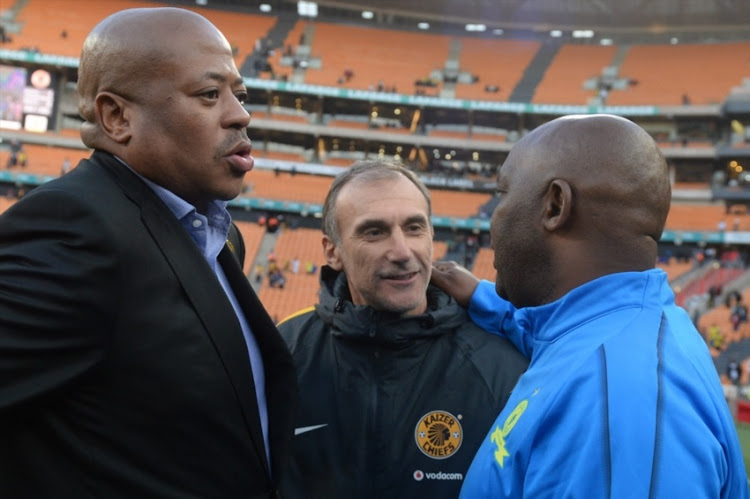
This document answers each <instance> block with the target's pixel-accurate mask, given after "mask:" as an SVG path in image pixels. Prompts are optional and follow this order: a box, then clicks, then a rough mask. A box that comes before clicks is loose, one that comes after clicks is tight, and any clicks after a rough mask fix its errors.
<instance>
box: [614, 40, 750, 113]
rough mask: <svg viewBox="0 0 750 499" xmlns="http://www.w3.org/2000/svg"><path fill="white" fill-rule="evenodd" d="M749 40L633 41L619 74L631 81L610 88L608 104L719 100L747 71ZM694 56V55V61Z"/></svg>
mask: <svg viewBox="0 0 750 499" xmlns="http://www.w3.org/2000/svg"><path fill="white" fill-rule="evenodd" d="M748 59H750V42H744V43H742V42H738V43H715V44H680V45H634V46H632V47H630V50H629V51H628V54H627V55H626V56H625V60H624V61H623V63H622V66H621V67H620V72H619V75H620V77H622V78H630V79H631V80H632V81H633V83H635V84H632V85H630V86H629V87H628V88H627V89H626V90H622V91H612V92H610V94H609V96H608V98H607V103H608V104H611V105H654V104H656V105H672V106H678V105H682V104H683V96H687V98H688V99H689V101H690V102H691V103H692V104H719V103H721V102H723V101H724V99H725V98H726V96H727V95H728V94H729V91H730V90H731V89H732V87H734V86H737V85H740V84H741V83H742V79H743V77H747V76H748V67H747V61H748ZM696 61H700V62H699V63H696Z"/></svg>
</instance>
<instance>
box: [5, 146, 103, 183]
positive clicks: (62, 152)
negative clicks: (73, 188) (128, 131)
mask: <svg viewBox="0 0 750 499" xmlns="http://www.w3.org/2000/svg"><path fill="white" fill-rule="evenodd" d="M23 150H24V151H25V152H26V156H27V164H26V166H25V167H20V166H17V167H15V171H18V172H23V173H32V174H36V175H49V176H55V177H56V176H58V175H60V173H61V171H62V165H63V162H64V161H65V159H66V158H67V159H68V160H69V161H70V164H71V167H75V165H77V164H78V161H80V160H81V159H83V158H87V157H88V156H89V154H91V151H90V150H87V149H67V148H62V147H55V146H47V145H39V144H24V145H23ZM9 156H10V152H9V151H7V150H4V149H0V165H2V166H3V167H4V166H5V165H7V162H8V157H9Z"/></svg>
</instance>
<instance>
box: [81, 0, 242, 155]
mask: <svg viewBox="0 0 750 499" xmlns="http://www.w3.org/2000/svg"><path fill="white" fill-rule="evenodd" d="M202 38H204V39H206V40H207V41H210V42H214V43H215V42H217V41H218V42H220V43H221V44H222V45H226V47H227V49H228V50H231V49H230V48H229V43H228V42H227V41H226V39H225V38H224V35H222V34H221V32H220V31H219V30H218V29H217V28H216V27H215V26H214V25H213V24H211V23H210V22H209V21H208V20H207V19H206V18H204V17H202V16H201V15H199V14H196V13H195V12H191V11H189V10H186V9H180V8H172V7H163V8H141V9H128V10H123V11H120V12H116V13H114V14H112V15H111V16H109V17H107V18H106V19H104V20H103V21H101V22H100V23H99V24H97V25H96V26H95V27H94V29H93V30H92V31H91V33H89V35H88V37H86V40H85V41H84V43H83V48H82V50H81V58H80V63H79V68H78V96H79V100H78V111H79V113H80V115H81V117H83V119H84V120H85V123H84V125H83V126H82V128H81V136H82V138H83V141H84V143H85V144H86V145H87V146H89V147H92V148H94V147H100V142H101V140H102V139H103V137H102V134H101V130H100V129H99V126H98V123H97V119H96V111H95V100H96V96H97V95H98V94H99V93H100V92H105V91H106V92H112V93H114V94H117V95H119V96H122V97H125V98H127V99H129V100H132V101H134V102H138V101H139V99H141V97H142V96H143V95H146V94H147V93H148V86H149V84H150V83H151V82H153V81H154V80H155V79H157V78H159V77H162V78H163V77H164V75H168V74H169V71H170V68H171V67H173V65H175V64H179V60H180V54H179V52H178V51H177V50H176V49H178V48H179V47H183V46H191V44H192V45H193V46H194V45H195V40H196V39H202Z"/></svg>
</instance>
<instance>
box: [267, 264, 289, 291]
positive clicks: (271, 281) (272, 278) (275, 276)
mask: <svg viewBox="0 0 750 499" xmlns="http://www.w3.org/2000/svg"><path fill="white" fill-rule="evenodd" d="M268 285H269V286H271V287H272V288H280V289H284V286H285V285H286V277H284V273H283V272H282V271H281V269H280V268H278V267H274V269H273V270H271V271H270V272H269V274H268Z"/></svg>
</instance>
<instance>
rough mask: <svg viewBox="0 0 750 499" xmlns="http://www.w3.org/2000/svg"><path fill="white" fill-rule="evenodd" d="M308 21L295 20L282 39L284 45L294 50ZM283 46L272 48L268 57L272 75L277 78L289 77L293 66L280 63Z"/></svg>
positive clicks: (263, 75)
mask: <svg viewBox="0 0 750 499" xmlns="http://www.w3.org/2000/svg"><path fill="white" fill-rule="evenodd" d="M309 23H310V22H309V21H307V20H302V19H300V20H299V21H297V22H296V23H295V25H294V27H293V28H292V29H291V30H290V31H289V34H288V35H287V36H286V39H285V40H284V47H287V46H289V47H292V51H294V50H296V49H295V47H297V46H299V41H300V37H301V36H302V34H303V33H304V32H305V29H306V28H307V25H308V24H309ZM284 47H282V48H280V49H276V50H274V51H273V53H272V54H271V55H270V56H269V58H268V62H269V63H271V67H272V68H273V72H274V75H275V76H276V78H277V79H280V78H281V77H286V78H287V79H289V78H290V77H291V76H292V73H293V72H294V68H293V67H292V66H282V65H281V57H282V56H283V55H284ZM261 76H262V77H265V76H270V75H266V74H262V75H261Z"/></svg>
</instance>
